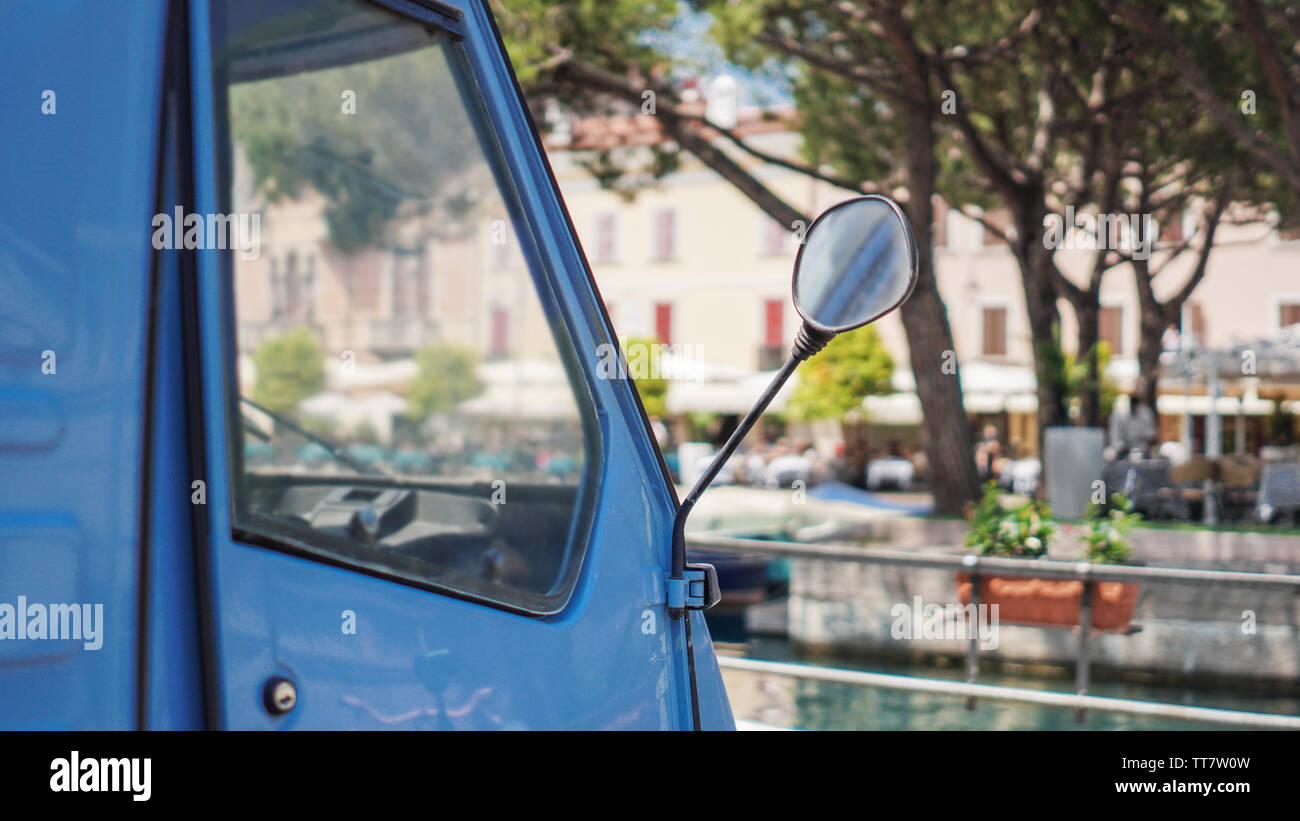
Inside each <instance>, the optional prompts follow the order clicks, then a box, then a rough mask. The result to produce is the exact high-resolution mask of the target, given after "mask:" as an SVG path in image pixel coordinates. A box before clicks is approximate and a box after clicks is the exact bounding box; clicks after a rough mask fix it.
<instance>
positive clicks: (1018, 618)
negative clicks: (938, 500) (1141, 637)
mask: <svg viewBox="0 0 1300 821" xmlns="http://www.w3.org/2000/svg"><path fill="white" fill-rule="evenodd" d="M1138 518H1140V516H1139V515H1138V514H1135V513H1133V512H1132V505H1131V503H1130V502H1129V501H1128V500H1127V499H1124V498H1123V497H1122V496H1119V495H1118V494H1116V500H1115V509H1114V510H1112V511H1111V513H1110V514H1107V515H1105V516H1102V515H1101V514H1100V512H1099V511H1098V510H1097V509H1095V508H1094V509H1090V510H1089V514H1088V517H1087V518H1086V519H1085V531H1084V544H1085V554H1086V555H1085V557H1086V558H1087V560H1088V561H1090V562H1120V561H1126V560H1127V559H1128V557H1129V556H1130V555H1131V553H1132V548H1131V547H1130V546H1129V543H1128V541H1127V539H1126V538H1125V537H1126V534H1127V533H1128V531H1129V530H1130V529H1131V528H1132V526H1133V525H1134V524H1135V523H1136V521H1137V519H1138ZM967 520H968V521H969V522H970V527H971V530H970V533H969V534H967V536H966V544H967V546H969V547H973V548H976V549H977V550H978V551H979V554H980V555H981V556H1004V557H1008V558H1020V559H1038V558H1043V557H1044V556H1046V554H1047V547H1048V544H1049V542H1050V540H1051V537H1052V536H1053V535H1054V534H1055V532H1056V529H1057V523H1056V521H1055V520H1054V519H1053V518H1052V511H1051V508H1049V507H1048V506H1047V505H1045V504H1043V503H1042V502H1037V501H1026V502H1025V503H1023V504H1020V505H1014V506H1007V505H1006V504H1004V503H1003V501H1002V496H1001V494H1000V493H999V492H998V489H997V487H996V485H993V484H992V483H990V484H989V485H988V486H987V487H986V488H985V491H984V496H983V497H982V498H981V499H980V500H979V501H978V502H977V503H975V504H974V505H972V506H970V507H969V508H968V509H967ZM979 581H980V596H979V599H980V602H981V603H982V604H990V605H993V604H996V605H998V618H999V620H1000V621H1002V622H1006V623H1009V624H1030V625H1040V626H1053V627H1073V626H1075V625H1077V624H1078V623H1079V617H1080V616H1079V614H1080V605H1081V603H1082V600H1083V588H1084V585H1083V582H1081V581H1067V580H1052V579H1033V578H1023V577H1011V578H1003V577H999V576H982V577H981V578H980V580H979ZM972 586H973V581H972V580H971V576H970V574H969V573H958V574H957V593H958V596H959V597H960V600H961V603H962V604H963V605H965V604H968V603H969V602H970V598H971V588H972ZM1136 603H1137V586H1136V585H1128V584H1120V583H1118V582H1101V583H1098V584H1095V585H1094V586H1093V597H1092V605H1093V606H1092V627H1093V628H1095V629H1097V630H1121V631H1123V630H1127V629H1128V626H1129V622H1130V621H1131V619H1132V617H1133V608H1134V605H1135V604H1136Z"/></svg>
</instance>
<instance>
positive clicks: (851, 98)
mask: <svg viewBox="0 0 1300 821" xmlns="http://www.w3.org/2000/svg"><path fill="white" fill-rule="evenodd" d="M703 5H704V6H705V7H706V8H708V9H710V10H711V11H713V12H714V13H715V14H717V17H718V25H717V30H718V32H719V38H720V39H721V40H722V42H723V43H724V45H725V46H726V48H727V49H728V53H729V54H731V55H733V56H734V57H735V58H736V59H738V60H740V61H741V62H743V63H745V64H747V65H750V66H755V65H758V64H760V63H762V62H764V61H766V60H770V59H774V58H775V59H778V60H781V61H783V62H785V63H788V64H790V65H792V66H794V67H796V68H797V72H796V76H795V80H794V86H795V101H796V105H797V107H798V108H799V110H800V111H801V112H802V113H803V118H804V122H803V126H802V128H801V132H802V134H803V136H804V148H803V150H804V161H805V166H804V170H805V173H808V174H809V175H810V176H814V177H816V178H818V179H822V180H825V181H827V182H831V183H834V184H836V185H839V186H841V187H843V188H846V189H848V190H852V191H858V192H862V191H868V192H869V191H880V192H887V193H891V194H894V195H896V196H897V197H898V198H899V199H900V204H901V205H902V207H903V210H904V211H905V212H906V214H907V217H908V220H909V221H910V222H911V225H912V231H913V234H914V235H915V238H916V245H917V252H918V261H917V262H918V266H917V268H918V276H917V284H916V288H915V290H914V291H913V293H912V296H911V298H910V299H909V300H908V301H907V302H906V303H905V304H904V305H903V307H902V308H901V309H900V313H901V317H902V321H903V328H904V331H905V333H906V335H907V345H908V353H909V357H910V364H911V367H912V373H913V375H914V376H915V379H916V390H917V395H918V397H919V398H920V400H921V407H922V413H923V420H922V423H923V427H924V431H925V446H926V456H927V458H928V460H929V463H930V464H931V465H932V466H933V469H932V475H933V477H934V481H933V485H932V486H933V492H934V499H935V511H936V512H938V513H958V512H960V510H961V509H962V507H963V506H964V505H965V504H966V503H967V502H968V501H970V500H972V499H974V498H976V497H977V495H978V493H979V474H978V473H977V471H976V468H975V461H974V456H973V454H974V443H973V441H972V438H971V430H970V425H969V423H968V421H967V417H966V409H965V403H964V400H963V397H962V393H961V376H960V366H959V365H958V362H957V359H956V345H955V344H954V341H953V335H952V328H951V326H950V324H949V322H948V311H947V308H946V307H945V305H944V303H943V299H942V297H941V296H940V294H939V287H938V280H937V279H936V277H935V272H934V239H933V221H934V212H933V200H934V195H935V193H936V184H937V180H936V172H937V169H938V158H937V156H936V151H937V148H938V143H937V135H936V126H935V120H936V118H937V117H938V116H939V112H940V100H939V99H938V98H937V97H936V95H935V94H934V88H933V86H932V84H931V74H932V72H933V68H932V62H933V59H934V56H933V55H932V54H930V53H929V52H928V51H927V50H926V49H925V48H924V47H923V46H922V43H923V41H924V39H925V38H927V37H930V36H937V32H936V26H942V21H943V20H944V19H945V11H944V9H943V4H942V3H928V4H927V3H917V4H913V5H912V7H911V8H905V6H906V5H907V4H905V3H903V2H899V1H896V0H873V1H872V2H865V3H847V2H835V3H824V2H810V1H808V0H794V1H793V2H790V1H787V0H753V2H747V3H744V4H730V3H725V2H722V0H716V1H715V0H710V2H707V3H704V4H703ZM823 164H824V165H823ZM826 167H829V169H831V171H830V172H827V171H824V170H823V169H824V168H826ZM864 181H870V182H864ZM769 213H772V212H770V211H769ZM773 216H776V215H775V214H773Z"/></svg>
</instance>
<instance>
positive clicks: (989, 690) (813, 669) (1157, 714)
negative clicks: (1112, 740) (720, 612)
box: [718, 656, 1300, 730]
mask: <svg viewBox="0 0 1300 821" xmlns="http://www.w3.org/2000/svg"><path fill="white" fill-rule="evenodd" d="M718 666H719V667H722V668H723V669H727V670H745V671H747V672H751V673H765V674H768V675H777V676H787V677H790V678H804V679H811V680H813V681H825V682H830V683H834V684H853V685H857V686H862V687H874V688H877V689H881V690H901V691H904V692H909V693H934V694H937V695H947V696H958V697H965V698H966V699H968V700H970V699H974V698H986V699H989V700H991V701H1010V702H1016V703H1020V704H1038V705H1042V706H1045V707H1064V708H1067V709H1073V710H1074V711H1075V712H1076V714H1077V713H1079V712H1080V711H1083V712H1086V711H1088V710H1096V711H1097V712H1099V713H1119V714H1123V715H1136V716H1143V717H1146V718H1166V719H1172V720H1176V721H1197V722H1201V723H1203V724H1217V725H1220V726H1224V727H1238V728H1242V729H1245V728H1251V729H1257V730H1300V717H1297V716H1285V715H1277V714H1274V713H1250V712H1245V711H1241V710H1220V709H1216V708H1212V707H1188V706H1185V705H1182V704H1164V703H1161V702H1158V701H1137V700H1134V699H1127V698H1106V697H1102V696H1089V695H1077V694H1074V693H1055V692H1051V691H1048V690H1026V689H1024V688H1022V687H1002V686H999V685H995V684H971V683H967V682H961V681H945V680H943V679H932V678H914V677H912V676H896V675H888V674H885V673H865V672H861V671H858V670H841V669H837V668H834V667H818V666H814V665H808V664H789V663H786V662H780V661H760V660H758V659H747V658H735V657H732V656H718Z"/></svg>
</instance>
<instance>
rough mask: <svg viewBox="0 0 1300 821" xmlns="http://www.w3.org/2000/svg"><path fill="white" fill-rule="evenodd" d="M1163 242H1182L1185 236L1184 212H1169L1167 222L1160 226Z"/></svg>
mask: <svg viewBox="0 0 1300 821" xmlns="http://www.w3.org/2000/svg"><path fill="white" fill-rule="evenodd" d="M1159 239H1160V241H1161V242H1182V241H1183V239H1184V237H1183V212H1182V211H1178V212H1177V213H1173V214H1169V215H1168V216H1167V217H1166V220H1165V224H1164V225H1161V226H1160V237H1159Z"/></svg>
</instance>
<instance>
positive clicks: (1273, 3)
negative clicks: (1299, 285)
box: [1103, 0, 1300, 203]
mask: <svg viewBox="0 0 1300 821" xmlns="http://www.w3.org/2000/svg"><path fill="white" fill-rule="evenodd" d="M1103 5H1104V6H1105V7H1106V8H1108V9H1110V10H1112V11H1113V12H1114V13H1115V14H1116V15H1117V16H1118V17H1119V18H1121V19H1122V20H1124V21H1125V22H1126V23H1127V24H1129V25H1132V26H1134V27H1135V28H1137V29H1138V30H1139V31H1140V32H1142V33H1143V34H1144V35H1146V36H1147V37H1148V38H1150V40H1151V43H1152V47H1153V48H1155V49H1158V50H1160V51H1161V52H1162V53H1163V54H1165V55H1167V59H1168V60H1169V61H1170V63H1171V64H1172V65H1173V66H1174V67H1175V68H1176V69H1177V71H1178V73H1179V77H1180V80H1181V82H1182V83H1183V84H1184V85H1185V86H1186V87H1187V88H1188V90H1189V91H1190V92H1191V94H1193V95H1194V96H1195V98H1196V100H1197V101H1198V102H1199V103H1200V104H1201V105H1202V106H1203V107H1204V109H1205V111H1207V112H1208V113H1209V115H1210V116H1211V117H1212V118H1213V119H1214V121H1215V122H1216V123H1217V124H1218V125H1219V127H1220V128H1222V129H1223V131H1224V132H1225V133H1226V134H1228V135H1230V136H1231V137H1232V138H1233V139H1234V140H1236V141H1237V142H1238V143H1239V144H1240V145H1241V147H1242V148H1244V149H1245V150H1246V151H1248V152H1249V153H1250V154H1251V155H1252V156H1253V157H1254V158H1255V160H1256V162H1257V163H1258V164H1259V165H1260V166H1262V167H1263V168H1266V169H1268V170H1269V171H1270V172H1271V173H1272V174H1273V175H1275V177H1276V178H1277V180H1278V181H1279V182H1280V183H1282V184H1283V185H1285V186H1287V187H1289V188H1290V190H1291V193H1292V197H1293V203H1294V198H1295V197H1300V50H1297V48H1296V43H1297V41H1300V9H1297V7H1296V5H1295V3H1293V2H1288V0H1177V1H1175V2H1171V1H1170V0H1162V2H1160V3H1149V2H1141V0H1104V2H1103Z"/></svg>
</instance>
